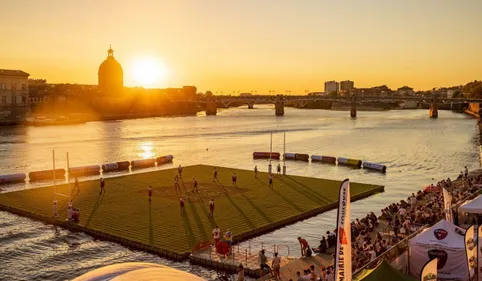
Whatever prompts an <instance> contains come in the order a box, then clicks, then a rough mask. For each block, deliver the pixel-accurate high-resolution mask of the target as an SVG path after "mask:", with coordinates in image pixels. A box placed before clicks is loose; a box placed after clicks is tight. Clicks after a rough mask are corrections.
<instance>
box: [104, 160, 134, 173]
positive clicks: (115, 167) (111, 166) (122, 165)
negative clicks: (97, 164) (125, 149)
mask: <svg viewBox="0 0 482 281" xmlns="http://www.w3.org/2000/svg"><path fill="white" fill-rule="evenodd" d="M130 166H131V163H130V162H129V161H122V162H114V163H106V164H103V165H102V171H103V172H104V173H107V172H116V171H124V170H129V167H130Z"/></svg>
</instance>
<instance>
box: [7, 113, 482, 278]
mask: <svg viewBox="0 0 482 281" xmlns="http://www.w3.org/2000/svg"><path fill="white" fill-rule="evenodd" d="M270 132H273V151H278V152H281V153H282V152H283V133H286V152H297V153H307V154H310V155H311V154H319V155H328V156H336V157H338V156H344V157H350V158H357V159H361V160H367V161H372V162H377V163H383V164H385V165H387V167H388V170H387V173H386V174H380V173H377V172H369V171H366V170H363V169H360V170H356V169H351V168H347V167H337V166H330V165H322V164H317V163H310V164H307V163H304V162H301V163H300V162H287V172H288V173H289V174H295V175H302V176H310V177H322V178H329V179H336V180H343V179H345V178H350V180H352V181H357V182H363V183H373V184H381V185H384V186H385V192H384V193H382V194H377V195H375V196H372V197H370V198H368V199H365V200H362V201H358V202H355V203H353V204H352V218H355V217H361V216H363V215H365V214H366V213H367V212H369V211H375V212H377V213H379V211H380V209H382V208H383V207H384V206H386V205H387V204H389V203H392V202H396V201H399V200H401V199H405V198H406V197H407V196H408V195H409V194H411V193H412V192H414V191H416V190H418V189H420V188H422V187H423V186H426V185H427V184H430V183H435V182H436V181H437V180H440V179H443V178H447V177H448V176H450V177H451V178H452V179H454V178H456V177H457V175H458V173H460V171H461V170H462V169H463V167H464V166H465V165H467V166H468V168H469V170H471V169H475V168H478V167H479V166H480V160H479V134H478V130H477V126H476V121H475V120H474V119H472V118H471V117H468V116H466V115H463V114H458V113H453V112H450V111H441V112H440V116H439V118H438V119H430V118H428V111H426V110H404V111H401V110H400V111H382V112H380V111H378V112H358V117H357V118H356V119H351V118H350V117H349V112H346V111H326V110H301V109H290V108H287V109H285V116H283V117H275V116H274V110H273V108H272V107H270V106H258V107H257V108H255V109H247V108H246V107H240V108H232V109H225V110H220V111H219V112H218V115H217V116H204V115H203V114H199V115H198V116H191V117H172V118H148V119H136V120H123V121H116V122H89V123H86V124H80V125H70V126H54V127H9V128H1V130H0V159H2V160H1V173H2V174H4V173H14V172H27V173H28V172H29V171H34V170H42V169H51V167H52V150H53V149H55V153H56V166H57V167H60V168H65V167H66V166H67V165H66V152H69V158H70V166H80V165H89V164H102V163H106V162H110V161H121V160H134V159H142V158H151V157H156V156H162V155H166V154H172V155H174V157H175V159H174V164H173V165H174V166H177V165H178V164H182V165H183V166H188V165H193V164H201V163H203V164H209V165H218V166H227V167H233V168H241V169H250V170H251V169H253V167H254V165H257V166H258V168H259V169H260V170H265V171H267V165H268V163H267V161H265V160H256V161H255V160H253V159H252V152H253V151H269V138H270V136H269V133H270ZM276 164H277V162H274V166H275V165H276ZM173 165H168V166H162V167H161V168H170V167H173ZM152 169H159V168H152ZM145 171H147V170H142V172H145ZM44 184H46V183H44ZM35 187H37V186H36V185H24V184H21V185H18V184H17V185H8V186H2V189H3V192H9V191H14V190H18V189H23V188H35ZM335 218H336V211H335V210H334V211H330V212H326V213H323V214H321V215H318V216H316V217H313V218H311V219H308V220H305V221H302V222H298V223H296V224H294V225H291V226H287V227H284V228H282V229H279V230H277V231H274V232H272V233H269V234H266V235H263V236H260V237H258V238H255V239H252V240H251V244H252V245H256V244H258V245H259V243H260V242H261V241H262V242H263V243H264V245H265V247H269V246H266V245H273V244H278V245H284V246H285V247H284V248H283V249H284V250H283V253H281V254H283V255H288V249H289V251H290V253H289V255H291V256H297V255H299V246H298V242H297V240H296V237H298V236H304V237H307V240H308V242H310V244H312V245H315V244H316V243H317V241H318V240H319V237H320V235H322V234H323V233H325V232H326V231H327V230H332V229H333V228H334V227H335ZM244 245H247V243H244ZM280 252H281V250H280ZM0 261H1V262H0V279H1V280H67V279H72V278H74V277H76V276H79V275H81V274H83V273H85V272H88V271H90V270H92V269H95V268H97V267H100V266H105V265H109V264H113V263H118V262H125V261H146V262H155V263H160V264H166V265H169V266H172V267H175V268H178V269H181V270H186V271H189V272H192V273H194V274H198V275H201V276H203V277H205V278H206V279H208V280H226V278H227V277H226V276H225V275H223V274H221V273H219V274H218V273H216V272H215V271H212V270H208V269H204V268H202V267H198V266H192V265H190V264H189V263H188V262H183V263H175V262H171V261H168V260H166V259H162V258H159V257H157V256H154V255H151V254H146V253H143V252H139V251H132V250H129V249H127V248H125V247H122V246H120V245H117V244H115V243H110V242H104V241H97V240H95V239H93V238H92V237H90V236H88V235H85V234H82V233H71V232H69V231H67V230H63V229H56V228H54V227H53V226H51V225H45V224H43V223H39V222H36V221H33V220H30V219H27V218H22V217H19V216H16V215H12V214H9V213H6V212H0Z"/></svg>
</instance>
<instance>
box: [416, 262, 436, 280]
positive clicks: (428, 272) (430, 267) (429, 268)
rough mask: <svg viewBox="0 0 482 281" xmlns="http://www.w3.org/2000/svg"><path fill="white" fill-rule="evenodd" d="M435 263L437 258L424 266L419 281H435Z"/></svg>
mask: <svg viewBox="0 0 482 281" xmlns="http://www.w3.org/2000/svg"><path fill="white" fill-rule="evenodd" d="M437 262H438V258H434V259H432V260H430V261H428V262H427V263H426V264H425V265H424V267H423V269H422V274H420V281H437Z"/></svg>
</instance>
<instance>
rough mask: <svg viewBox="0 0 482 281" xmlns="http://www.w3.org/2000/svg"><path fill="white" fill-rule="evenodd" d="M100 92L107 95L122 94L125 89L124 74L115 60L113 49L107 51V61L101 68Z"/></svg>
mask: <svg viewBox="0 0 482 281" xmlns="http://www.w3.org/2000/svg"><path fill="white" fill-rule="evenodd" d="M98 74H99V90H100V91H101V92H102V93H105V94H115V93H120V92H121V91H122V90H123V89H124V72H123V71H122V66H121V65H120V63H119V62H118V61H116V60H115V58H114V50H112V47H110V48H109V50H108V51H107V59H106V60H105V61H104V62H102V64H101V65H100V66H99V73H98Z"/></svg>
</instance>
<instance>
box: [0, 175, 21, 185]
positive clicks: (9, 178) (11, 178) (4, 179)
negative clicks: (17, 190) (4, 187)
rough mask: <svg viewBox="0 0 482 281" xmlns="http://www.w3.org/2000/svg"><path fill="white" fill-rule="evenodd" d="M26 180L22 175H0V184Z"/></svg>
mask: <svg viewBox="0 0 482 281" xmlns="http://www.w3.org/2000/svg"><path fill="white" fill-rule="evenodd" d="M26 178H27V175H25V174H24V173H18V174H6V175H0V184H7V183H17V182H24V181H25V179H26Z"/></svg>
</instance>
